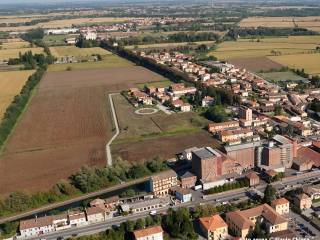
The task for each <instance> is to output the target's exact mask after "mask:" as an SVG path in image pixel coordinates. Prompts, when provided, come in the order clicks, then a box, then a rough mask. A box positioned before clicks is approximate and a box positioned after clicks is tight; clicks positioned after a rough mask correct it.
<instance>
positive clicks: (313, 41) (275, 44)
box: [209, 36, 320, 60]
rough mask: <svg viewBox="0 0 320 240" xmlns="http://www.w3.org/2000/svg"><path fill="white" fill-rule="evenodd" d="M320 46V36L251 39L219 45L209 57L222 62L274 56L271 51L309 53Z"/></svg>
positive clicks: (283, 53)
mask: <svg viewBox="0 0 320 240" xmlns="http://www.w3.org/2000/svg"><path fill="white" fill-rule="evenodd" d="M319 44H320V36H301V37H279V38H263V39H260V40H259V42H258V41H257V40H251V39H240V40H238V41H228V42H223V43H221V44H219V46H218V48H217V49H216V50H215V51H213V52H210V53H209V55H213V56H216V57H217V58H218V59H221V60H230V59H238V58H253V57H265V56H272V55H273V54H272V53H271V51H273V50H274V51H278V52H281V54H282V55H285V54H298V53H308V52H309V51H313V50H315V49H316V47H317V46H319Z"/></svg>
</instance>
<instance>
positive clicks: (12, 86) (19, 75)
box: [0, 70, 35, 119]
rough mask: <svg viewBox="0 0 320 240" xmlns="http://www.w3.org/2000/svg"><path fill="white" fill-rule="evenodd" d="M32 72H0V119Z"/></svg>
mask: <svg viewBox="0 0 320 240" xmlns="http://www.w3.org/2000/svg"><path fill="white" fill-rule="evenodd" d="M34 72H35V71H34V70H26V71H10V72H0V119H2V117H3V114H4V113H5V111H6V109H7V107H8V106H9V105H10V103H11V101H12V99H13V98H14V96H16V95H17V94H18V93H19V92H20V91H21V89H22V87H23V86H24V84H25V82H26V81H27V79H28V77H29V76H30V75H31V74H33V73H34Z"/></svg>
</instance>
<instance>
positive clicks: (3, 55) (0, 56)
mask: <svg viewBox="0 0 320 240" xmlns="http://www.w3.org/2000/svg"><path fill="white" fill-rule="evenodd" d="M28 51H32V52H33V53H43V48H38V47H35V48H15V49H4V50H0V62H1V61H7V60H9V58H17V57H19V52H20V53H22V54H23V53H25V52H28Z"/></svg>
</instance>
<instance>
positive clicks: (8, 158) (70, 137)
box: [0, 66, 163, 194]
mask: <svg viewBox="0 0 320 240" xmlns="http://www.w3.org/2000/svg"><path fill="white" fill-rule="evenodd" d="M124 72H125V73H126V74H123V73H124ZM160 80H163V77H162V76H160V75H158V74H156V73H154V72H151V71H149V70H147V69H145V68H143V67H137V66H130V67H114V68H108V69H98V70H97V69H96V70H85V71H81V70H77V71H64V72H48V73H47V74H46V75H45V77H44V78H43V79H42V81H41V82H40V84H39V85H38V87H37V89H36V91H35V95H34V96H33V98H32V99H31V101H30V103H29V106H28V108H27V110H26V111H25V112H24V114H23V115H22V117H21V118H20V121H19V122H18V124H17V126H16V127H15V130H14V131H13V133H12V135H11V136H10V138H9V139H8V141H7V144H6V146H5V148H4V150H3V154H2V156H1V165H0V193H1V194H3V193H9V192H12V191H17V190H22V189H24V190H28V191H37V190H44V189H47V188H48V187H50V186H52V185H53V184H55V183H56V182H57V181H59V179H62V178H66V177H68V176H70V174H72V173H73V172H75V171H77V170H78V169H80V168H81V166H83V165H88V166H104V165H105V164H106V159H105V144H106V142H107V141H108V140H109V139H110V137H111V135H112V124H111V122H112V121H111V113H110V109H109V107H110V105H109V103H108V97H107V93H108V92H116V91H119V92H120V91H121V90H124V89H127V88H129V87H134V86H136V84H137V83H143V82H152V81H155V82H158V81H160ZM26 163H27V164H26Z"/></svg>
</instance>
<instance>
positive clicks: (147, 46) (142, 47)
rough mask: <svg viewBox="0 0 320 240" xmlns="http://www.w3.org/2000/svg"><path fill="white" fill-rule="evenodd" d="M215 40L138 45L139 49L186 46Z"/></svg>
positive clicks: (132, 47)
mask: <svg viewBox="0 0 320 240" xmlns="http://www.w3.org/2000/svg"><path fill="white" fill-rule="evenodd" d="M213 43H214V42H213V41H202V42H192V43H190V42H181V43H156V44H144V45H137V47H138V49H144V48H169V47H170V48H172V47H179V46H186V45H190V44H191V45H200V44H213ZM135 47H136V46H133V45H131V46H126V47H125V48H126V49H134V48H135Z"/></svg>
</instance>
